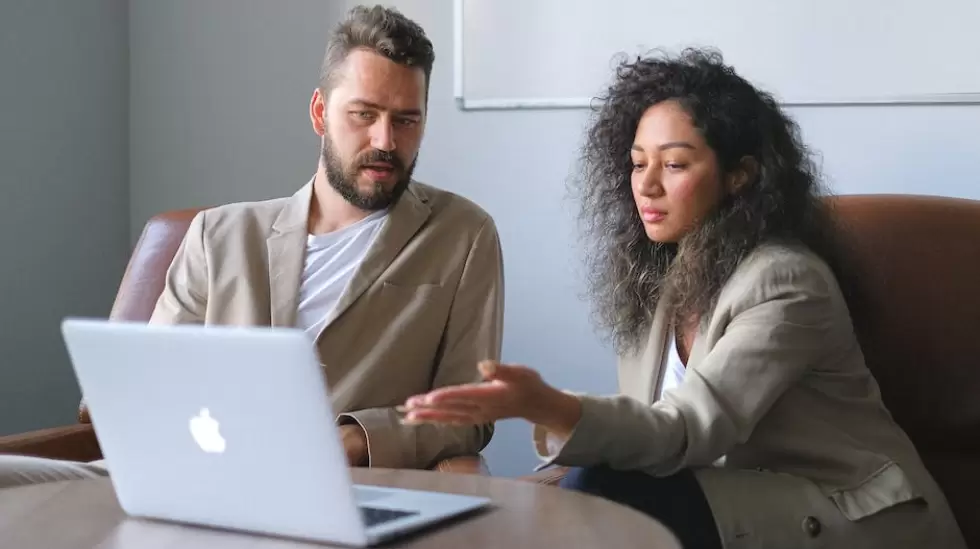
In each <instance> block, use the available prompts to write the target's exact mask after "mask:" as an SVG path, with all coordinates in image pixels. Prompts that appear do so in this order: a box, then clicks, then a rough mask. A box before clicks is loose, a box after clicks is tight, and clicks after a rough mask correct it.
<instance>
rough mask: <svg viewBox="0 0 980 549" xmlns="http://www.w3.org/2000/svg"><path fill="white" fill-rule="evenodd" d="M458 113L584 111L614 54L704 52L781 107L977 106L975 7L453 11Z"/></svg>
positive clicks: (691, 1)
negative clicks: (716, 55) (709, 50)
mask: <svg viewBox="0 0 980 549" xmlns="http://www.w3.org/2000/svg"><path fill="white" fill-rule="evenodd" d="M454 9H455V17H454V23H455V33H454V38H455V44H454V46H455V52H454V53H455V72H456V74H455V94H456V98H457V102H458V103H459V105H460V106H461V107H463V108H476V109H479V108H536V107H537V108H576V107H586V106H588V105H589V104H590V102H591V98H593V97H595V96H597V95H599V94H600V93H601V92H602V91H603V89H604V87H605V86H606V85H607V84H608V83H609V81H610V78H611V76H612V68H613V66H614V61H615V57H616V55H617V54H620V57H622V54H625V55H629V56H634V57H635V55H637V54H641V53H644V52H647V51H649V50H652V49H667V50H670V51H678V50H679V49H680V48H682V47H684V46H707V47H713V48H716V49H718V50H719V51H721V53H722V54H723V55H724V57H725V61H726V62H727V63H729V64H732V65H733V66H734V67H735V68H736V70H737V71H738V72H739V73H740V74H742V75H743V76H744V77H746V78H747V79H748V80H750V81H751V82H752V83H754V84H756V85H758V86H760V87H762V88H764V89H766V90H767V91H770V92H772V93H773V94H774V95H775V96H776V97H777V99H779V100H780V102H782V103H784V104H790V105H808V104H815V105H820V104H874V103H886V104H905V103H973V102H980V32H978V30H980V0H929V1H923V0H888V1H884V0H881V1H878V0H683V1H677V0H674V1H671V2H667V1H663V0H455V5H454Z"/></svg>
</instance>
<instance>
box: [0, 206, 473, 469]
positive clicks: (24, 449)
mask: <svg viewBox="0 0 980 549" xmlns="http://www.w3.org/2000/svg"><path fill="white" fill-rule="evenodd" d="M198 211H200V210H198V209H188V210H178V211H172V212H166V213H163V214H160V215H157V216H155V217H153V218H152V219H150V221H149V222H147V224H146V226H145V227H144V229H143V234H142V235H141V236H140V239H139V242H137V244H136V249H135V250H134V252H133V255H132V257H131V258H130V260H129V265H128V267H127V268H126V273H125V275H124V276H123V279H122V284H121V285H120V287H119V292H118V293H117V294H116V300H115V303H113V306H112V312H111V313H110V318H112V319H113V320H120V321H135V322H146V321H148V320H149V318H150V315H151V314H152V312H153V308H154V306H155V305H156V300H157V298H158V297H159V296H160V294H161V293H162V292H163V285H164V278H165V275H166V272H167V268H168V267H169V265H170V262H171V261H172V260H173V258H174V254H176V253H177V247H178V246H179V245H180V241H181V239H182V238H183V236H184V233H186V232H187V227H188V226H189V225H190V222H191V219H193V217H194V215H195V214H197V212H198ZM78 421H79V422H78V424H76V425H68V426H64V427H54V428H50V429H42V430H38V431H32V432H29V433H23V434H17V435H10V436H6V437H0V454H20V455H30V456H39V457H47V458H53V459H68V460H75V461H92V460H96V459H101V457H102V453H101V450H100V449H99V444H98V441H97V440H96V437H95V433H94V431H93V429H92V425H91V420H90V418H89V415H88V410H87V409H86V408H85V404H84V401H83V402H82V403H81V404H80V406H79V411H78ZM433 468H434V469H435V470H438V471H445V472H455V473H472V474H489V471H488V469H487V466H486V462H485V460H484V459H483V457H482V456H480V455H476V456H458V457H454V458H450V459H446V460H443V461H441V462H439V463H437V464H436V465H435V466H434V467H433Z"/></svg>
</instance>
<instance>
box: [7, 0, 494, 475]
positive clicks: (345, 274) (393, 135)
mask: <svg viewBox="0 0 980 549" xmlns="http://www.w3.org/2000/svg"><path fill="white" fill-rule="evenodd" d="M433 59H434V54H433V51H432V44H431V42H430V41H429V40H428V38H426V36H425V33H424V31H423V30H422V29H421V28H420V27H419V26H418V25H417V24H415V23H414V22H412V21H410V20H408V19H407V18H405V17H404V16H402V15H401V14H400V13H398V12H397V11H394V10H390V9H383V8H381V7H374V8H364V7H359V8H355V9H353V10H352V11H351V12H350V13H349V15H348V18H347V20H346V21H344V22H342V23H341V24H340V25H339V26H338V27H337V29H336V30H335V32H334V34H333V35H332V37H331V38H330V41H329V44H328V46H327V50H326V55H325V58H324V61H323V67H322V70H321V75H320V84H319V87H318V88H317V89H316V90H315V91H314V93H313V97H312V100H311V102H310V118H311V120H312V123H313V130H314V131H315V132H316V133H317V135H319V136H321V138H322V146H321V155H320V162H319V165H318V169H317V171H316V174H315V175H314V177H313V179H312V180H311V181H310V182H309V183H307V184H306V185H304V186H303V187H302V188H301V189H300V190H299V191H298V192H297V193H296V194H294V195H293V196H292V197H289V198H281V199H276V200H271V201H265V202H257V203H242V204H231V205H226V206H221V207H218V208H214V209H211V210H207V211H204V212H202V213H200V214H198V215H197V216H196V217H195V218H194V220H193V221H192V222H191V224H190V228H189V229H188V232H187V235H186V237H185V238H184V240H183V242H182V243H181V245H180V247H179V249H178V250H177V253H176V256H175V258H174V261H173V264H172V265H171V266H170V269H169V270H168V273H167V279H166V285H165V288H164V291H163V293H162V295H161V296H160V298H159V301H158V302H157V306H156V308H155V310H154V312H153V315H152V318H151V319H150V322H151V323H161V324H177V323H204V324H210V325H272V326H298V327H300V328H302V329H303V330H305V331H306V333H307V334H309V336H310V338H311V340H312V341H313V342H315V345H316V347H317V351H318V353H319V356H320V359H321V363H322V365H323V368H324V370H325V372H326V376H327V379H328V383H329V384H330V386H331V389H332V395H331V396H332V400H333V405H334V406H335V409H337V410H338V411H340V412H341V413H340V415H339V417H338V418H337V421H338V423H339V424H340V429H341V432H342V437H343V442H344V446H345V448H346V451H347V457H348V460H349V462H350V463H351V464H352V465H362V466H374V467H404V468H424V467H428V466H431V465H433V464H434V463H435V462H437V461H438V460H440V459H443V458H446V457H449V456H454V455H465V454H473V453H476V452H479V451H480V450H481V449H482V448H483V447H484V446H485V445H486V444H487V443H488V442H489V440H490V437H491V436H492V433H493V425H492V424H487V425H480V426H477V427H456V426H449V427H436V426H432V425H424V426H412V425H404V424H403V423H402V422H401V421H400V416H399V414H398V412H397V411H396V409H395V407H396V406H397V405H399V404H401V403H402V402H404V401H405V399H406V398H407V397H409V396H411V395H414V394H418V393H421V392H425V391H427V390H430V389H432V388H434V387H437V386H443V385H454V384H459V383H466V382H470V381H476V380H477V379H478V372H477V368H476V366H477V363H478V362H479V361H481V360H483V359H497V358H498V357H499V355H500V348H501V332H502V323H503V319H502V316H503V291H504V288H503V272H502V271H503V265H502V258H501V250H500V244H499V241H498V236H497V232H496V228H495V226H494V223H493V220H492V219H491V218H490V217H489V215H487V213H486V212H484V211H483V210H482V209H480V208H479V207H478V206H476V205H475V204H473V203H471V202H469V201H468V200H466V199H464V198H461V197H459V196H456V195H454V194H451V193H449V192H446V191H442V190H438V189H435V188H433V187H429V186H427V185H424V184H422V183H418V182H415V181H413V180H412V178H411V176H412V171H413V169H414V167H415V164H416V159H417V153H418V150H419V146H420V144H421V140H422V135H423V129H424V127H425V121H426V107H427V98H428V86H429V75H430V73H431V70H432V63H433ZM4 460H5V461H6V462H7V465H6V466H4V465H3V463H4ZM5 469H6V470H8V471H9V470H11V469H16V470H15V471H11V472H8V473H7V474H6V475H5V474H4V470H5ZM104 471H105V470H104V468H102V466H101V465H100V464H98V463H95V464H79V463H66V462H56V461H50V460H34V459H30V458H17V457H10V456H4V457H0V487H2V486H4V484H5V483H6V485H11V484H20V483H25V482H37V481H43V480H53V479H63V478H78V477H85V476H91V475H93V474H96V475H97V474H104Z"/></svg>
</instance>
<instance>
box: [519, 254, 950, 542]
mask: <svg viewBox="0 0 980 549" xmlns="http://www.w3.org/2000/svg"><path fill="white" fill-rule="evenodd" d="M666 316H667V315H666V313H665V311H664V309H663V308H660V310H658V311H657V312H656V314H655V317H654V319H653V321H652V325H651V330H650V335H649V339H648V341H647V342H646V344H645V346H643V348H642V349H641V350H640V351H639V352H637V353H635V354H633V355H631V356H623V357H621V358H620V363H619V385H620V391H621V393H622V394H621V395H618V396H615V397H609V398H601V397H589V396H584V395H582V396H580V398H581V401H582V405H583V414H582V419H581V421H580V423H579V424H578V426H577V427H576V429H575V431H574V432H573V434H572V436H571V437H570V438H569V440H567V441H566V442H565V443H564V445H563V446H560V449H559V450H558V451H557V452H555V453H554V454H551V455H549V452H548V446H547V444H546V438H547V437H546V436H545V435H546V433H544V432H542V431H541V430H540V429H537V430H536V431H535V437H536V440H537V446H538V452H539V454H540V455H541V456H542V457H543V458H545V459H546V460H547V461H546V463H545V465H547V464H551V463H558V464H562V465H571V466H589V465H595V464H599V463H604V464H607V465H609V466H611V467H613V468H616V469H622V470H640V471H645V472H647V473H649V474H651V475H669V474H671V473H674V472H676V471H678V470H680V469H682V468H692V469H693V470H694V471H695V474H696V477H697V478H698V480H699V482H700V484H701V486H702V488H703V490H704V492H705V495H706V497H707V499H708V502H709V504H710V506H711V509H712V511H713V514H714V516H715V520H716V522H717V523H718V527H719V531H720V534H721V538H722V541H723V543H724V546H725V547H726V548H742V547H746V548H748V547H752V548H756V549H767V548H774V549H775V548H779V549H783V548H787V547H841V548H857V547H860V548H883V549H884V548H889V549H893V548H896V547H903V548H904V547H908V548H919V547H922V548H926V547H930V548H931V547H936V548H938V547H943V548H948V549H965V542H964V540H963V538H962V536H961V534H960V532H959V530H958V528H957V526H956V523H955V521H954V519H953V516H952V513H951V511H950V509H949V507H948V505H947V502H946V500H945V498H944V496H943V494H942V493H941V492H940V490H939V487H938V486H937V485H936V483H935V482H934V481H933V479H932V478H931V476H930V475H929V473H928V472H927V471H926V469H925V467H924V466H923V464H922V462H921V461H920V459H919V456H918V455H917V453H916V450H915V448H914V447H913V445H912V443H911V442H910V441H909V439H908V438H907V437H906V435H905V433H904V432H903V431H902V430H901V429H900V428H899V427H898V426H897V425H896V424H895V423H894V421H893V420H892V417H891V415H890V414H889V412H888V410H886V409H885V406H884V405H883V404H882V400H881V397H880V394H879V390H878V385H877V383H876V382H875V380H874V378H873V377H872V376H871V373H870V371H869V370H868V368H867V367H866V365H865V362H864V357H863V355H862V352H861V349H860V347H859V345H858V342H857V339H856V337H855V334H854V329H853V326H852V324H851V320H850V316H849V313H848V309H847V305H846V304H845V301H844V298H843V296H842V294H841V291H840V288H839V287H838V285H837V282H836V280H835V278H834V276H833V274H832V272H831V271H830V269H829V268H828V267H827V265H826V264H825V263H824V262H823V261H822V260H821V259H819V258H818V257H817V256H815V255H814V254H812V253H810V252H809V251H808V250H806V249H803V248H800V247H794V246H788V245H776V244H772V245H766V246H762V247H760V248H759V249H757V250H756V251H755V252H753V253H752V254H750V256H749V257H748V258H746V259H745V260H744V261H743V262H742V264H741V265H740V266H739V267H738V268H737V269H736V272H735V273H734V274H733V276H732V277H731V278H730V280H729V281H728V282H727V284H726V285H725V287H724V288H723V289H722V291H721V293H720V295H719V298H718V301H717V304H716V306H715V308H714V311H713V312H712V314H711V315H710V316H709V317H708V318H705V319H703V322H702V324H701V328H700V330H699V332H698V334H697V336H696V339H695V341H694V344H693V347H692V350H691V353H690V357H689V359H688V362H687V370H686V373H685V378H684V380H683V382H682V383H681V384H680V385H679V386H678V387H676V388H674V389H672V390H667V391H665V392H664V394H663V397H662V398H661V399H660V400H659V401H654V395H655V394H656V389H657V387H658V386H659V385H660V383H661V376H662V374H663V370H664V362H665V357H666V354H667V353H666V350H667V344H668V334H669V333H670V331H669V329H668V328H669V326H668V320H667V319H666ZM552 448H554V446H552Z"/></svg>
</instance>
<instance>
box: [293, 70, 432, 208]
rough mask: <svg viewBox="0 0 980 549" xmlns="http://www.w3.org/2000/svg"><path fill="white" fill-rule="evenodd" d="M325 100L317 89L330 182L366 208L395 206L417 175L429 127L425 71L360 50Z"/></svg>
mask: <svg viewBox="0 0 980 549" xmlns="http://www.w3.org/2000/svg"><path fill="white" fill-rule="evenodd" d="M333 82H334V87H333V88H332V89H331V90H328V94H329V96H328V97H327V98H326V99H324V98H323V97H322V96H321V95H320V92H319V90H317V92H315V93H314V96H313V104H312V112H311V115H312V117H313V126H314V129H315V130H317V133H319V134H320V135H322V136H323V161H324V166H325V168H326V175H327V180H328V182H329V183H330V186H331V187H333V188H334V189H336V190H337V192H338V193H340V195H341V196H343V197H344V198H345V199H346V200H347V201H348V202H350V203H351V204H353V205H354V206H357V207H359V208H361V209H364V210H379V209H383V208H387V207H388V206H390V205H392V204H394V203H395V202H396V201H397V200H398V198H399V197H400V196H401V194H402V193H403V192H404V191H405V188H406V187H407V186H408V183H409V181H410V180H411V177H412V171H413V169H414V168H415V162H416V158H417V155H418V150H419V146H420V145H421V143H422V132H423V129H424V127H425V91H426V89H425V88H426V82H425V73H424V72H423V71H422V69H420V68H413V67H406V66H403V65H399V64H397V63H395V62H394V61H391V60H389V59H387V58H385V57H382V56H380V55H378V54H376V53H373V52H370V51H366V50H354V51H352V52H351V53H350V54H349V55H348V56H347V60H346V62H345V63H344V64H343V65H342V66H341V67H340V68H338V70H337V74H336V75H335V78H334V81H333Z"/></svg>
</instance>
